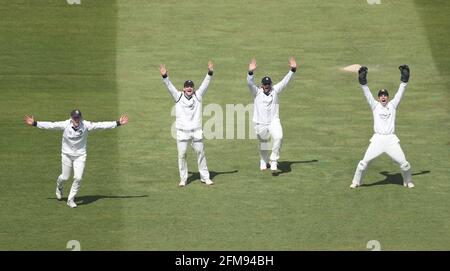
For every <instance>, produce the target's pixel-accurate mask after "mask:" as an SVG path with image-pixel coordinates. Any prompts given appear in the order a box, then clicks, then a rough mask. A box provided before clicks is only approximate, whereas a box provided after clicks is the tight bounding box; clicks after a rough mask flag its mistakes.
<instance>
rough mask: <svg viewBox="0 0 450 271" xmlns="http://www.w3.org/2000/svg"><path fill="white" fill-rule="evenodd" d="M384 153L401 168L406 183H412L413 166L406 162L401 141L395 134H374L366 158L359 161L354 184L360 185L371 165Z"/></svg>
mask: <svg viewBox="0 0 450 271" xmlns="http://www.w3.org/2000/svg"><path fill="white" fill-rule="evenodd" d="M383 153H386V154H387V155H389V157H391V159H392V160H394V162H396V163H397V164H398V165H399V166H400V170H401V173H402V176H403V181H404V182H405V183H408V182H411V181H412V174H411V165H410V164H409V163H408V161H406V158H405V154H404V153H403V150H402V148H401V147H400V139H398V137H397V136H396V135H394V134H390V135H381V134H374V135H373V136H372V138H371V139H370V144H369V147H368V148H367V151H366V154H365V155H364V158H363V159H362V160H361V161H359V163H358V166H357V167H356V171H355V175H354V177H353V181H352V183H354V184H357V185H360V184H361V182H362V178H363V176H364V173H365V171H366V170H367V167H368V166H369V163H370V162H371V161H372V160H373V159H375V158H377V157H378V156H380V155H381V154H383Z"/></svg>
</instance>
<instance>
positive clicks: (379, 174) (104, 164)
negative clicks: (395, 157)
mask: <svg viewBox="0 0 450 271" xmlns="http://www.w3.org/2000/svg"><path fill="white" fill-rule="evenodd" d="M0 4H1V7H0V17H1V18H2V19H1V22H0V37H1V38H2V39H1V40H2V42H1V43H0V93H1V99H0V110H1V114H0V128H1V129H0V250H66V243H67V241H69V240H78V241H79V242H80V243H81V249H82V250H177V251H179V250H366V243H367V241H369V240H378V241H379V242H380V243H381V247H382V249H383V250H449V249H450V208H449V206H450V194H449V190H450V189H449V188H450V183H449V176H450V174H449V173H450V170H449V166H450V164H449V162H450V148H449V145H450V140H449V134H450V133H449V132H450V118H449V90H448V89H449V88H450V76H449V74H450V62H449V61H448V59H449V58H450V54H449V50H448V47H449V44H450V36H449V35H448V29H450V19H449V18H448V12H449V11H450V2H448V1H445V0H437V1H432V2H430V1H425V0H415V1H412V0H411V1H407V0H404V1H393V0H382V1H381V4H379V5H369V4H368V3H367V1H365V0H345V1H325V0H321V1H307V0H301V1H300V0H282V1H264V0H249V1H238V0H232V1H206V0H194V1H175V0H167V1H145V0H130V1H113V0H104V1H94V0H82V4H81V5H68V4H67V3H66V1H64V0H40V1H29V0H17V1H6V0H5V1H3V0H2V1H1V2H0ZM291 55H293V56H295V57H296V58H297V60H298V61H299V63H300V68H299V70H298V72H297V74H296V75H295V77H294V79H293V81H292V82H291V83H290V85H289V86H288V88H287V89H286V90H285V92H283V94H282V95H281V97H280V98H281V105H280V114H281V120H282V124H283V129H284V143H283V149H282V154H281V159H280V161H281V163H280V168H282V169H284V171H283V172H282V173H281V174H279V175H278V176H272V175H271V174H270V173H269V172H263V173H261V172H260V171H259V158H258V151H257V141H256V140H250V139H247V140H237V139H236V140H219V139H213V140H206V141H205V144H206V155H207V160H208V167H209V170H210V171H211V174H212V176H213V177H214V178H213V180H214V181H215V183H216V184H215V185H214V186H212V187H207V186H205V185H202V184H201V183H200V181H199V179H198V178H192V179H194V180H193V181H192V182H191V183H190V184H189V185H188V186H187V187H186V188H183V189H180V188H178V186H177V185H178V181H179V178H178V168H177V151H176V142H175V140H174V139H173V138H172V137H171V135H170V129H171V125H172V122H173V121H174V118H173V117H172V116H171V114H170V111H171V109H172V106H173V102H172V100H171V98H170V96H169V95H168V93H167V91H166V89H165V88H164V85H163V84H162V81H161V77H160V75H159V70H158V67H159V64H160V63H165V64H166V66H167V67H168V69H169V72H170V76H171V79H172V81H173V82H174V84H175V85H177V86H180V85H181V84H182V82H183V81H184V80H186V79H188V78H191V79H193V80H194V81H195V82H196V83H197V84H198V83H199V82H200V80H201V79H202V78H203V76H204V74H205V73H206V71H207V65H206V64H207V61H208V59H212V60H213V61H214V63H215V75H214V78H213V81H212V83H211V84H210V88H209V90H208V93H207V94H206V96H205V98H204V107H205V106H206V105H207V104H209V103H216V104H219V105H221V106H222V107H223V108H225V105H226V104H244V105H246V104H249V103H252V97H251V94H250V92H249V90H248V89H247V86H246V71H247V67H248V66H247V65H248V61H249V60H250V58H251V57H256V58H257V60H258V69H257V71H256V78H257V79H258V80H259V78H261V77H262V76H264V75H265V74H269V75H271V77H272V78H273V79H274V80H279V79H281V78H282V76H283V75H284V74H285V73H286V72H287V71H288V66H287V59H288V57H289V56H291ZM355 63H358V64H364V65H367V66H368V67H369V78H368V79H369V86H371V89H372V91H373V92H375V90H376V89H379V88H383V87H386V88H388V89H389V90H390V91H391V93H395V91H396V88H397V87H398V83H399V77H400V74H399V71H398V69H397V67H398V65H400V64H404V63H407V64H409V65H410V67H411V80H410V84H409V87H408V89H407V92H406V94H405V96H404V97H403V101H402V104H401V106H400V108H399V111H398V114H397V127H396V134H397V135H398V137H399V138H400V139H401V144H402V148H403V149H404V151H405V154H406V157H407V159H408V161H409V162H410V163H411V165H412V168H413V173H414V174H416V175H415V176H414V181H415V184H416V188H415V189H410V190H408V189H405V188H404V187H403V186H402V185H399V184H400V183H401V177H400V169H399V168H398V166H397V165H396V164H394V163H393V162H392V161H390V159H389V158H388V157H387V156H382V157H380V158H379V159H377V160H375V162H373V163H372V164H371V166H370V168H369V171H368V174H367V175H366V177H365V179H364V180H365V184H366V186H363V187H361V188H360V189H357V190H350V189H349V188H348V186H349V185H350V182H351V179H352V177H353V173H354V170H355V167H356V165H357V163H358V161H359V160H360V159H361V158H362V156H363V155H364V152H365V150H366V148H367V146H368V143H369V142H368V140H369V138H370V137H371V135H372V126H373V122H372V113H371V112H370V109H369V106H368V105H367V103H366V101H365V99H364V96H363V94H362V91H361V90H360V88H359V85H358V81H357V77H356V74H354V73H346V72H342V71H340V70H339V69H340V68H342V67H344V66H347V65H351V64H355ZM73 108H80V109H81V111H82V112H83V114H84V117H85V118H86V119H88V120H93V121H101V120H114V119H117V118H118V117H119V115H120V114H121V113H127V114H128V115H129V116H130V123H129V125H127V126H125V127H120V128H118V129H115V130H110V131H102V132H95V133H92V134H91V135H90V137H89V144H88V146H89V151H88V160H87V166H86V169H85V174H84V180H83V185H82V187H81V191H80V193H79V196H78V203H79V208H76V209H70V208H68V207H67V206H66V204H65V202H64V201H62V202H58V201H56V199H55V195H54V189H55V181H56V178H57V176H58V175H59V174H60V170H61V165H60V144H61V133H60V132H56V131H44V130H38V129H35V128H30V127H27V126H26V125H25V124H24V123H23V120H22V118H23V115H24V114H34V115H35V117H36V118H37V119H38V120H55V121H56V120H64V119H67V118H68V114H69V112H70V110H71V109H73ZM209 118H210V117H204V119H203V121H204V123H205V122H206V121H207V120H208V119H209ZM194 156H195V154H194V152H193V151H192V149H189V152H188V165H189V169H190V171H191V172H194V173H197V166H196V162H195V158H194ZM195 176H198V175H196V174H194V177H195ZM70 183H71V181H70ZM70 183H69V184H70ZM69 184H68V185H66V187H65V195H66V196H67V193H68V189H69V187H70V186H69Z"/></svg>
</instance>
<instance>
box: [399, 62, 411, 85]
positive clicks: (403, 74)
mask: <svg viewBox="0 0 450 271" xmlns="http://www.w3.org/2000/svg"><path fill="white" fill-rule="evenodd" d="M398 69H399V70H400V80H401V81H402V82H403V83H408V81H409V67H408V65H401V66H400V67H398Z"/></svg>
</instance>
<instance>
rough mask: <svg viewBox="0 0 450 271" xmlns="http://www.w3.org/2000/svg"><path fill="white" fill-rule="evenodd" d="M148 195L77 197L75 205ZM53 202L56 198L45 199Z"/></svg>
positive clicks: (64, 199) (63, 199)
mask: <svg viewBox="0 0 450 271" xmlns="http://www.w3.org/2000/svg"><path fill="white" fill-rule="evenodd" d="M146 197H148V195H141V196H108V195H86V196H79V197H76V198H75V203H76V204H77V205H88V204H91V203H94V202H96V201H98V200H101V199H132V198H146ZM47 199H52V200H55V199H56V198H47ZM61 201H67V197H65V198H64V197H63V198H62V199H61Z"/></svg>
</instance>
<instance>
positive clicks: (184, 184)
mask: <svg viewBox="0 0 450 271" xmlns="http://www.w3.org/2000/svg"><path fill="white" fill-rule="evenodd" d="M178 186H179V187H185V186H186V181H180V183H179V184H178Z"/></svg>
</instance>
